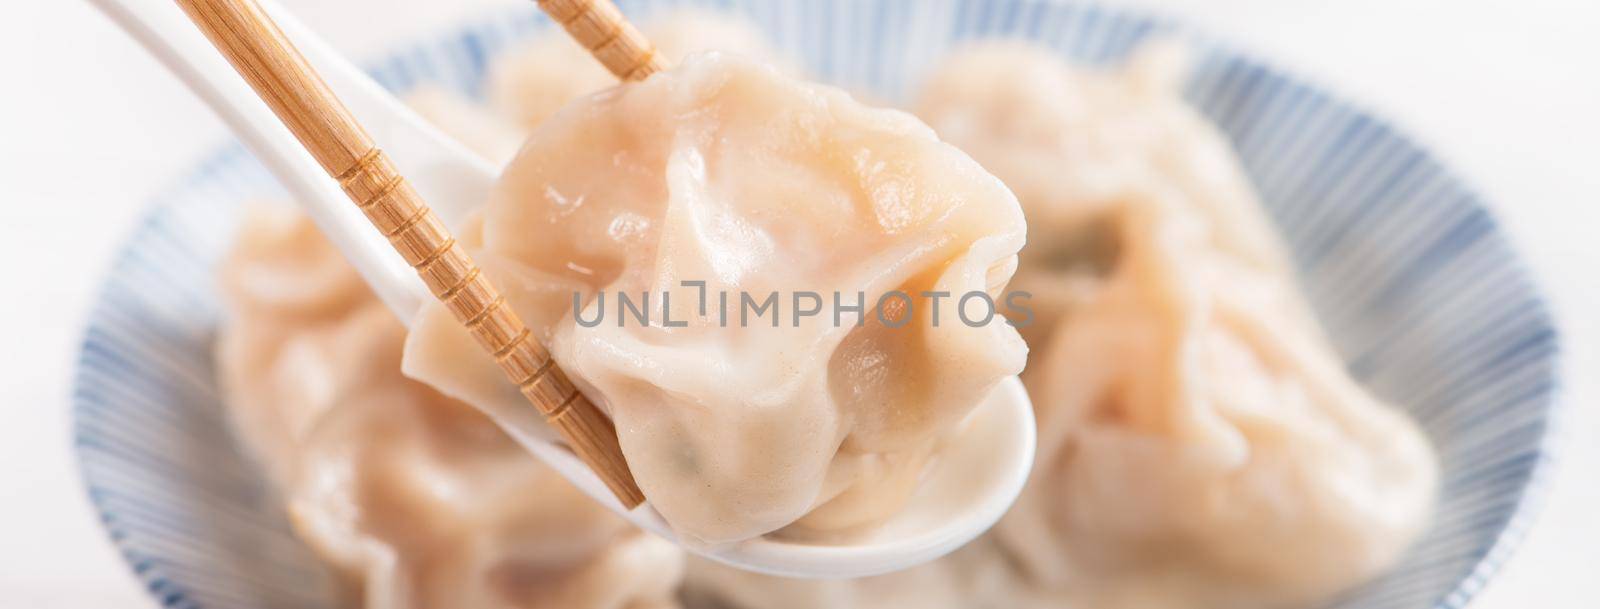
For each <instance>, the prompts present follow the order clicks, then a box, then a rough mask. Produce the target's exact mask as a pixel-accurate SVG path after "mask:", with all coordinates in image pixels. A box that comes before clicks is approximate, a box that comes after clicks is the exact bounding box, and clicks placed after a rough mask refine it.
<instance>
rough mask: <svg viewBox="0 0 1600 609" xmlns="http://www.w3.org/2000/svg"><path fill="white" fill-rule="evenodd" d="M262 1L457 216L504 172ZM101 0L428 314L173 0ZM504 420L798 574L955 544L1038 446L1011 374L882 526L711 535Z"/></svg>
mask: <svg viewBox="0 0 1600 609" xmlns="http://www.w3.org/2000/svg"><path fill="white" fill-rule="evenodd" d="M258 1H259V2H260V4H261V5H262V6H263V8H265V9H266V10H267V12H268V13H269V14H270V15H271V16H272V18H273V20H274V21H276V22H277V25H278V27H279V28H280V29H281V30H282V31H283V33H284V34H285V35H286V36H287V37H288V38H289V39H290V40H292V41H293V43H294V44H295V46H296V47H298V48H299V50H300V52H301V53H302V54H303V55H304V56H305V58H306V59H307V60H308V61H309V62H310V63H311V64H312V65H313V66H314V67H315V68H316V69H317V71H318V72H319V73H320V75H321V77H322V78H323V80H324V81H325V82H326V83H327V84H328V86H329V87H330V88H331V89H332V90H333V91H334V93H335V94H336V95H337V96H338V97H339V98H340V100H341V101H342V102H343V103H344V105H345V106H346V107H347V108H348V109H349V110H350V112H351V113H352V114H353V115H354V116H355V117H356V118H357V119H358V121H359V122H360V123H361V124H362V125H363V126H364V127H365V129H366V130H367V131H368V132H369V133H370V134H371V136H372V138H373V139H374V140H375V141H376V142H377V143H378V144H379V145H380V146H381V147H382V148H383V149H384V150H385V151H386V152H387V153H388V154H389V155H390V156H391V157H392V158H393V160H394V162H395V165H396V166H397V167H398V168H399V170H400V172H401V173H402V174H403V175H405V176H407V179H408V180H409V181H410V182H411V184H412V186H413V187H414V188H415V189H416V190H417V191H418V193H420V194H421V195H422V198H423V199H424V200H426V201H428V202H429V205H430V206H431V207H432V208H433V209H434V210H435V213H437V214H438V215H439V217H440V218H441V219H443V220H444V221H445V222H446V223H447V224H452V225H454V224H457V223H458V222H459V221H460V220H462V219H463V218H464V217H465V216H466V214H467V213H468V212H469V211H471V210H472V209H473V208H475V207H476V206H477V205H478V204H480V203H482V202H483V201H485V200H487V195H488V192H489V190H490V188H491V186H492V185H493V183H494V180H495V175H496V173H497V171H496V168H495V167H494V166H493V165H492V164H491V163H489V162H487V161H486V160H484V159H483V158H482V157H480V156H478V155H476V154H475V153H473V152H471V151H469V150H468V149H467V148H466V147H465V146H462V145H461V144H460V143H458V142H455V141H454V140H452V139H451V138H450V137H448V136H446V135H445V134H443V133H442V132H440V131H439V130H438V129H436V128H434V127H433V126H432V125H430V124H429V123H427V122H426V121H425V120H424V119H423V118H421V117H420V116H418V115H417V114H415V113H414V112H412V111H411V110H409V109H408V108H407V107H406V106H405V105H404V104H403V103H401V102H400V101H399V100H398V99H396V98H394V97H393V96H392V95H390V94H389V93H388V92H387V91H386V90H384V89H383V88H382V87H381V86H379V85H378V84H377V83H376V82H374V81H372V80H371V79H370V78H369V77H367V75H366V74H365V73H363V72H362V71H361V70H360V69H358V68H357V67H355V66H354V65H353V64H351V63H350V62H348V61H347V60H345V59H344V58H342V57H341V56H340V55H339V54H338V53H337V52H336V51H334V50H333V48H332V47H331V46H330V45H329V44H327V43H326V42H325V41H323V40H321V39H320V38H318V37H317V36H316V35H315V34H313V33H312V32H311V31H310V30H309V29H307V28H306V27H305V26H304V25H302V24H300V23H299V22H298V21H296V20H295V19H294V18H293V16H292V15H290V14H289V13H288V12H287V11H285V10H284V9H283V8H282V7H280V6H278V5H276V4H275V3H274V2H271V1H270V0H258ZM92 2H93V3H94V4H95V5H96V6H97V7H99V8H100V9H101V10H102V11H104V12H105V13H106V14H107V15H108V16H110V17H111V18H112V19H113V20H114V21H116V22H117V23H118V24H119V25H121V26H122V27H123V28H124V29H125V30H126V31H128V32H129V33H130V34H131V35H132V36H133V37H134V38H135V39H136V40H138V41H139V42H140V43H141V44H143V45H144V46H145V47H146V48H147V49H148V50H149V51H150V52H151V53H152V54H153V55H155V56H156V57H157V58H158V59H160V60H161V61H162V62H163V63H164V64H165V65H166V66H167V67H168V68H169V69H171V70H172V71H173V72H174V73H175V74H177V75H178V76H179V77H180V79H181V80H182V81H183V82H184V83H185V84H186V85H188V86H189V87H190V88H191V89H193V90H194V91H195V92H196V93H197V94H198V95H199V96H200V97H201V98H202V99H203V100H205V101H206V102H207V103H208V104H209V105H210V106H211V107H212V108H213V109H214V110H216V111H217V112H218V114H220V115H221V116H222V118H223V119H224V121H225V122H227V123H228V124H229V126H230V127H232V128H233V129H234V131H235V132H236V133H237V134H238V135H239V137H240V138H241V139H242V140H244V142H245V143H246V145H247V146H249V147H250V148H251V150H252V151H253V152H255V153H256V155H257V156H258V157H259V158H261V159H262V160H263V161H264V162H265V163H266V165H267V166H268V167H269V168H270V169H271V170H272V172H273V173H274V174H275V175H276V176H277V177H278V178H279V179H280V180H281V181H282V182H283V183H284V185H285V186H286V187H287V188H288V190H289V191H290V194H291V195H292V196H293V198H294V199H295V200H296V201H297V202H299V203H300V204H301V205H302V206H303V207H304V208H305V210H306V211H307V212H308V213H309V215H311V217H312V218H313V220H315V221H316V222H317V224H318V226H319V228H321V229H322V231H323V232H324V233H325V234H326V235H327V236H328V237H329V239H330V240H331V241H332V242H333V243H334V244H335V245H336V246H337V247H338V248H339V250H340V251H341V253H343V254H344V256H345V257H346V258H347V259H348V260H350V262H351V263H352V264H353V265H354V266H355V268H356V270H357V271H358V272H360V274H361V275H362V277H363V278H364V279H365V280H366V282H367V283H368V284H369V285H370V286H371V287H372V288H373V290H374V291H375V292H376V293H377V294H378V295H379V297H380V298H381V299H382V300H383V301H384V303H385V304H386V305H388V307H389V308H390V309H391V310H392V311H393V312H394V313H395V315H396V316H397V317H398V318H399V319H400V320H402V321H405V322H408V323H409V322H410V321H412V320H413V319H415V318H416V314H417V312H418V311H419V309H420V308H421V305H422V303H424V302H427V301H428V300H429V299H431V298H432V296H431V295H430V294H429V293H428V291H427V289H426V287H424V286H423V284H422V283H421V281H419V280H418V279H417V278H416V276H415V275H414V274H413V273H412V272H411V269H410V268H409V267H408V265H407V264H406V263H405V261H404V260H402V259H401V258H400V257H399V256H398V255H397V254H396V253H395V252H394V250H393V249H392V247H391V246H390V244H389V243H388V242H387V241H386V240H384V239H383V238H382V237H381V236H380V235H379V234H378V233H377V231H375V230H373V229H372V227H371V226H370V224H369V223H368V221H367V219H366V218H364V217H363V216H362V214H361V213H360V212H359V211H358V210H357V209H356V208H355V207H354V206H353V205H351V204H350V202H349V199H348V198H347V196H346V195H345V193H343V192H342V191H340V190H339V189H338V188H337V187H336V186H335V185H334V184H333V182H332V181H331V180H329V179H328V178H327V176H326V174H325V172H324V170H323V169H322V167H321V166H319V165H318V164H317V162H316V161H315V160H314V159H312V158H311V156H310V155H309V154H308V153H307V152H306V151H305V150H304V149H303V148H302V146H301V144H300V143H299V142H298V141H297V140H296V139H295V138H294V136H293V135H292V134H291V133H289V131H288V129H286V128H285V127H284V126H283V125H282V124H281V123H280V122H279V121H278V119H277V117H276V116H274V115H273V113H272V112H271V111H270V110H269V109H268V108H267V107H266V105H265V104H264V103H262V102H261V101H260V100H259V99H258V98H257V97H256V94H255V93H254V92H253V91H252V90H251V89H250V88H249V86H248V85H247V84H246V83H245V82H244V81H243V79H241V78H240V77H239V76H238V75H237V74H236V73H235V72H234V70H233V69H232V67H231V66H229V65H228V63H227V62H226V61H225V60H224V59H223V58H222V57H221V56H220V55H218V54H217V53H216V52H215V50H214V49H213V48H212V47H211V45H210V43H209V42H208V41H207V40H206V39H205V38H204V37H203V36H202V35H201V34H200V33H199V32H198V31H197V30H195V29H194V28H193V26H192V25H191V24H190V23H188V21H187V20H186V19H185V18H184V17H183V15H182V14H181V12H179V11H178V10H177V8H176V7H175V6H173V5H172V4H169V3H165V2H147V1H140V0H92ZM520 406H521V407H523V408H531V406H529V405H527V404H520ZM501 423H502V427H504V428H505V429H507V431H508V432H510V434H511V435H512V436H513V437H514V438H516V439H517V441H518V442H519V443H521V444H522V445H523V446H524V447H525V448H527V449H528V450H529V451H530V452H532V453H533V454H534V455H536V456H537V457H538V458H540V459H541V460H543V461H544V462H545V463H547V464H548V465H550V466H551V467H553V468H554V469H556V470H557V472H559V473H560V474H561V475H562V476H564V477H565V478H567V479H568V480H569V481H571V482H572V483H573V484H575V485H576V486H577V487H578V488H579V489H581V490H583V491H584V492H585V493H587V494H588V495H590V496H591V497H593V498H594V499H595V500H596V501H599V502H600V503H601V504H603V505H605V506H606V507H607V508H609V509H611V510H612V511H614V512H616V513H618V514H620V515H621V516H622V517H624V518H626V519H627V520H629V521H630V522H632V523H634V524H635V525H637V526H639V527H640V528H643V529H645V530H647V531H650V532H652V533H655V534H657V535H660V536H662V537H664V538H666V539H669V540H671V541H673V542H675V543H678V545H680V546H683V547H685V548H686V549H687V550H689V551H691V552H695V553H697V554H700V555H702V556H706V557H708V558H711V559H713V560H717V561H720V562H723V563H726V564H728V565H731V566H734V567H738V568H742V569H746V570H751V571H758V572H763V573H769V574H775V575H786V576H791V577H825V578H846V577H863V576H868V575H875V574H881V573H886V572H889V571H894V570H898V569H903V568H907V567H911V566H914V565H916V564H919V563H922V562H926V561H928V560H932V559H934V558H937V557H939V556H941V555H943V554H945V553H948V552H950V551H951V550H954V549H955V548H957V547H959V546H961V545H962V544H965V543H966V542H968V541H970V540H972V539H973V538H975V537H977V536H978V535H980V534H981V533H983V532H984V531H985V530H987V529H988V528H989V527H990V526H992V525H993V524H994V523H995V522H996V521H997V520H998V519H999V518H1000V516H1001V515H1002V514H1004V513H1005V511H1006V509H1007V508H1008V507H1009V506H1010V505H1011V503H1012V502H1014V501H1015V499H1016V497H1017V495H1018V493H1020V492H1021V489H1022V486H1023V484H1024V482H1025V481H1026V479H1027V475H1028V472H1029V470H1030V468H1031V466H1032V463H1033V451H1034V420H1033V414H1032V405H1031V403H1030V402H1029V401H1028V397H1027V394H1026V392H1025V391H1024V390H1023V388H1022V384H1021V382H1020V381H1019V380H1017V379H1016V378H1015V377H1012V378H1008V379H1005V380H1004V381H1003V382H1002V383H1000V384H999V385H998V386H997V387H996V388H995V389H994V390H993V391H992V392H991V394H990V395H989V396H988V398H986V400H985V401H984V402H983V403H982V404H981V405H980V406H979V407H978V408H976V409H975V410H974V412H973V414H972V415H971V416H970V417H969V418H968V420H967V421H966V422H965V425H966V428H965V430H964V431H963V432H962V433H961V434H959V435H958V436H957V437H956V439H955V440H953V441H952V442H951V444H950V445H949V446H947V447H946V449H945V451H944V453H943V455H942V459H941V461H940V462H938V463H936V464H935V465H934V466H933V467H931V468H930V471H929V472H927V473H926V476H925V479H924V480H923V481H922V484H921V486H920V487H919V490H918V492H917V493H916V495H915V496H914V497H913V499H912V501H911V503H910V505H909V507H907V508H906V509H905V510H903V511H902V513H900V514H897V515H896V516H894V517H892V518H891V519H889V520H888V521H886V522H884V523H881V524H880V525H877V526H874V527H872V528H871V530H870V531H864V532H862V533H860V534H856V535H848V536H841V537H838V538H835V539H830V540H828V541H827V542H800V541H793V540H787V539H783V538H781V537H779V536H774V535H767V536H762V537H758V538H754V539H750V540H745V541H740V542H735V543H731V544H721V545H715V546H704V545H699V544H691V543H685V542H684V541H683V540H682V539H680V538H679V536H677V535H676V534H675V533H674V532H673V530H672V529H671V527H670V526H669V525H668V524H667V523H666V521H665V520H664V519H663V518H662V517H661V515H660V514H659V513H657V512H656V511H655V510H654V509H652V508H650V507H649V505H648V504H645V505H641V506H639V507H637V508H634V509H632V510H629V509H626V508H625V507H624V506H623V505H622V503H621V502H619V501H618V500H617V499H616V497H615V496H614V495H613V494H612V492H611V491H610V490H609V489H608V487H607V486H606V484H605V483H604V482H603V481H602V480H601V479H600V478H599V476H597V475H596V474H595V472H594V471H593V470H591V469H590V468H589V467H588V466H587V465H585V464H584V463H583V462H582V461H581V460H579V459H578V458H577V457H576V455H574V454H573V453H572V452H571V451H570V450H568V449H567V448H566V447H565V446H563V445H561V444H558V443H556V442H554V441H553V440H552V439H551V438H550V437H549V435H548V434H543V433H539V432H538V431H537V430H535V429H531V428H529V427H528V426H526V425H519V424H517V423H514V422H511V421H501Z"/></svg>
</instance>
